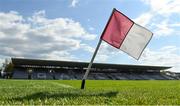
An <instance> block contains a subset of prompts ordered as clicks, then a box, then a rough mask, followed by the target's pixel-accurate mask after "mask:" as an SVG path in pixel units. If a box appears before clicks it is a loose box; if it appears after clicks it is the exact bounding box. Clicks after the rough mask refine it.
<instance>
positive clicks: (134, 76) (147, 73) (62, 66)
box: [1, 58, 176, 80]
mask: <svg viewBox="0 0 180 106" xmlns="http://www.w3.org/2000/svg"><path fill="white" fill-rule="evenodd" d="M87 66H88V63H86V62H74V61H54V60H38V59H23V58H11V59H10V60H9V61H6V62H5V63H4V64H3V68H2V70H1V75H2V77H3V78H12V79H57V80H81V79H82V77H83V75H84V73H85V71H86V69H87ZM170 68H171V67H165V66H145V65H123V64H104V63H93V65H92V68H91V71H90V73H89V75H88V79H90V80H91V79H93V80H173V79H176V78H175V77H172V76H170V75H167V74H166V73H165V71H164V70H167V69H170Z"/></svg>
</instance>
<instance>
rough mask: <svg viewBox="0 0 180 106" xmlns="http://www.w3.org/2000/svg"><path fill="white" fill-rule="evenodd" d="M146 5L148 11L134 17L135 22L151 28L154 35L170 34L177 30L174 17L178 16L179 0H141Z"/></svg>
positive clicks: (179, 14) (179, 9)
mask: <svg viewBox="0 0 180 106" xmlns="http://www.w3.org/2000/svg"><path fill="white" fill-rule="evenodd" d="M141 1H142V2H144V3H145V4H146V5H147V6H149V11H146V12H144V13H143V14H141V15H140V16H138V17H137V18H135V19H134V21H135V22H137V23H138V24H140V25H142V26H146V27H148V28H150V29H152V32H154V35H155V36H157V37H160V36H172V35H175V33H177V32H178V31H175V28H176V27H179V24H177V21H176V19H179V17H180V13H179V11H180V2H179V0H141ZM172 17H173V18H172Z"/></svg>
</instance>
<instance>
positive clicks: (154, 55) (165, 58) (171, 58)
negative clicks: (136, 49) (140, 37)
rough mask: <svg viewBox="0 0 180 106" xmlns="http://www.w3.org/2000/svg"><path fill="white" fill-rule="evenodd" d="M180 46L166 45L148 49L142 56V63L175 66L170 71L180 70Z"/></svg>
mask: <svg viewBox="0 0 180 106" xmlns="http://www.w3.org/2000/svg"><path fill="white" fill-rule="evenodd" d="M179 60H180V48H179V47H176V46H165V47H162V48H160V49H159V50H156V51H153V50H150V49H148V48H147V49H146V50H145V51H144V53H143V54H142V56H141V58H140V62H141V63H142V64H148V65H164V66H173V68H172V69H170V71H174V72H180V61H179Z"/></svg>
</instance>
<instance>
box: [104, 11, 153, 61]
mask: <svg viewBox="0 0 180 106" xmlns="http://www.w3.org/2000/svg"><path fill="white" fill-rule="evenodd" d="M152 35H153V33H152V32H150V31H149V30H147V29H146V28H144V27H142V26H140V25H138V24H136V23H134V22H133V21H132V20H131V19H129V18H128V17H127V16H125V15H124V14H123V13H121V12H120V11H118V10H116V9H114V10H113V13H112V15H111V17H110V19H109V21H108V23H107V25H106V27H105V30H104V32H103V34H102V35H101V39H102V40H104V41H105V42H107V43H109V44H110V45H112V46H114V47H116V48H118V49H120V50H122V51H124V52H125V53H127V54H129V55H130V56H132V57H134V58H135V59H137V60H138V59H139V58H140V56H141V54H142V52H143V50H144V49H145V47H146V45H147V44H148V43H149V41H150V40H151V38H152Z"/></svg>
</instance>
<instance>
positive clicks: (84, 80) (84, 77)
mask: <svg viewBox="0 0 180 106" xmlns="http://www.w3.org/2000/svg"><path fill="white" fill-rule="evenodd" d="M115 10H116V9H115V8H113V11H112V13H111V16H110V17H109V20H108V22H107V24H106V26H105V28H104V31H103V33H102V35H103V34H104V33H105V30H106V29H107V26H108V24H109V22H110V19H111V17H112V15H113V12H114V11H115ZM102 35H101V36H102ZM101 42H102V39H101V38H100V39H99V42H98V45H97V47H96V49H95V52H94V54H93V57H92V58H91V61H90V63H89V65H88V68H87V70H86V73H85V75H84V76H83V79H82V83H81V89H84V87H85V84H86V79H87V76H88V74H89V72H90V69H91V66H92V64H93V61H94V58H95V57H96V54H97V52H98V49H99V47H100V45H101Z"/></svg>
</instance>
